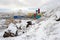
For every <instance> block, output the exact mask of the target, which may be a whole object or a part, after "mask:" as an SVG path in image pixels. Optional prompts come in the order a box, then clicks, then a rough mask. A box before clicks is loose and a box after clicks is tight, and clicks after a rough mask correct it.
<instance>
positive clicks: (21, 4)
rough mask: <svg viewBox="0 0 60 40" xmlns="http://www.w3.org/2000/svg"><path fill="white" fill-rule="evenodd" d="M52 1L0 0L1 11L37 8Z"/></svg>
mask: <svg viewBox="0 0 60 40" xmlns="http://www.w3.org/2000/svg"><path fill="white" fill-rule="evenodd" d="M50 1H52V0H0V10H1V9H12V10H15V9H19V8H22V9H23V8H24V9H26V8H39V7H41V6H42V5H44V4H48V3H49V2H50Z"/></svg>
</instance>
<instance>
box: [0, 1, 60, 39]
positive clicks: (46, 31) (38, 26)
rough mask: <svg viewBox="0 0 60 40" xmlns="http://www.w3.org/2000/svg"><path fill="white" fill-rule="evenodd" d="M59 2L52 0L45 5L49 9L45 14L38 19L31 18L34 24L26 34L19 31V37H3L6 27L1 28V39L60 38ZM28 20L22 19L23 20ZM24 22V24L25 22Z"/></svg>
mask: <svg viewBox="0 0 60 40" xmlns="http://www.w3.org/2000/svg"><path fill="white" fill-rule="evenodd" d="M57 2H58V3H57ZM59 2H60V1H59V0H58V1H57V0H56V1H55V0H53V1H52V4H51V2H50V3H49V4H47V5H45V6H46V7H43V8H46V9H45V10H47V11H46V12H45V13H44V14H43V15H44V16H42V17H41V18H40V19H38V20H30V21H32V23H33V25H32V26H30V27H29V28H28V29H27V32H25V33H24V34H23V33H21V32H19V33H18V34H19V36H17V37H9V38H3V37H2V36H3V34H4V30H6V29H0V30H1V31H0V40H60V21H56V20H57V19H59V18H60V6H59ZM56 3H57V4H56ZM43 10H44V9H43ZM3 21H5V20H3ZM27 21H28V20H22V22H27ZM0 24H1V22H0ZM22 24H23V26H24V23H22Z"/></svg>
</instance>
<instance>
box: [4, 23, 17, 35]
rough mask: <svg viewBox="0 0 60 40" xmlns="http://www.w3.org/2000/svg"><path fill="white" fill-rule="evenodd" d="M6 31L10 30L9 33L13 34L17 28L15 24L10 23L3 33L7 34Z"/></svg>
mask: <svg viewBox="0 0 60 40" xmlns="http://www.w3.org/2000/svg"><path fill="white" fill-rule="evenodd" d="M8 30H10V32H11V33H14V34H15V33H16V31H17V27H16V25H15V24H13V23H10V24H9V26H8V28H7V29H6V30H5V31H6V32H8Z"/></svg>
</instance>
